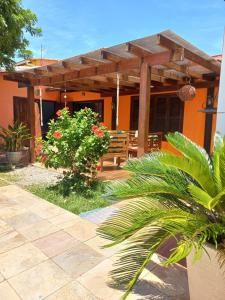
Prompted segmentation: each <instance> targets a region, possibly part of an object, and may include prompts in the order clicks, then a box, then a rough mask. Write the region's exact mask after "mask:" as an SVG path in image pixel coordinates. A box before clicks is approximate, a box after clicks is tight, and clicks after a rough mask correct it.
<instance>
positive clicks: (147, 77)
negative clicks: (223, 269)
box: [137, 61, 151, 157]
mask: <svg viewBox="0 0 225 300" xmlns="http://www.w3.org/2000/svg"><path fill="white" fill-rule="evenodd" d="M150 88H151V67H150V66H149V64H148V63H147V62H145V61H142V63H141V67H140V92H139V120H138V151H137V156H138V157H140V156H142V155H143V154H145V153H147V151H148V131H149V114H150Z"/></svg>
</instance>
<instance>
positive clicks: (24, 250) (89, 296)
mask: <svg viewBox="0 0 225 300" xmlns="http://www.w3.org/2000/svg"><path fill="white" fill-rule="evenodd" d="M105 214H107V211H105ZM94 221H96V219H95V220H94ZM97 223H98V222H97V221H96V224H95V223H92V222H90V221H88V220H86V219H82V218H80V217H79V216H76V215H74V214H72V213H70V212H68V211H65V210H63V209H62V208H59V207H57V206H55V205H53V204H51V203H49V202H47V201H45V200H43V199H40V198H38V197H36V196H34V195H32V194H30V193H29V192H26V191H24V190H23V189H21V188H20V187H18V186H16V185H9V186H5V187H1V188H0V299H2V300H19V299H20V300H21V299H22V300H40V299H46V300H81V299H82V300H83V299H84V300H85V299H86V300H97V299H98V300H107V299H109V300H111V299H112V300H114V299H115V300H117V299H120V297H121V295H122V291H121V290H119V289H114V288H112V287H111V286H110V284H109V282H110V279H109V277H108V272H109V271H110V270H111V269H112V263H113V262H114V261H115V252H116V251H118V249H119V248H120V247H121V246H117V247H116V248H115V249H113V248H109V249H102V248H101V246H102V245H103V244H105V241H104V240H103V239H102V238H100V237H98V236H96V228H97ZM159 260H160V257H158V256H155V257H154V262H152V263H151V264H150V265H149V266H148V268H147V269H145V270H144V272H143V274H142V276H141V279H140V280H139V282H138V284H137V286H136V288H135V292H134V293H133V294H131V295H130V296H129V297H128V300H133V299H136V300H137V299H138V300H141V299H155V300H156V299H157V300H188V299H189V296H188V287H187V276H186V271H185V269H184V268H182V267H179V266H174V267H170V268H167V269H165V268H162V267H160V266H158V262H159ZM156 266H157V267H156Z"/></svg>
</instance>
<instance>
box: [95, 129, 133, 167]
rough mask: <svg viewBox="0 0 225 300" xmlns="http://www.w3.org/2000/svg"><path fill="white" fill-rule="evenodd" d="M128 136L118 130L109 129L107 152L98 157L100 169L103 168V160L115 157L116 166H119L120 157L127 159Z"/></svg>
mask: <svg viewBox="0 0 225 300" xmlns="http://www.w3.org/2000/svg"><path fill="white" fill-rule="evenodd" d="M128 145H129V136H128V134H127V133H126V132H124V131H120V130H113V131H110V145H109V149H108V152H107V153H106V154H104V155H103V156H102V157H101V159H100V164H101V171H102V170H103V162H104V160H109V159H114V158H117V166H118V167H119V166H120V162H121V159H124V160H127V159H128Z"/></svg>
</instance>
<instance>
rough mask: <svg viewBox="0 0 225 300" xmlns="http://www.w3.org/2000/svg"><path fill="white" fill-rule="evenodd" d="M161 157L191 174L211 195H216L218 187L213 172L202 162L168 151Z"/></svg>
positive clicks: (162, 159)
mask: <svg viewBox="0 0 225 300" xmlns="http://www.w3.org/2000/svg"><path fill="white" fill-rule="evenodd" d="M159 159H160V161H161V162H162V163H164V164H166V165H168V166H172V167H176V168H178V169H180V170H182V171H183V172H185V173H187V174H188V175H190V176H191V177H192V178H193V179H194V180H195V181H196V182H197V183H198V184H199V185H200V186H201V187H202V188H203V189H204V190H205V191H206V192H207V193H209V194H210V195H211V196H215V195H216V192H217V189H216V187H215V184H214V181H213V177H212V175H211V172H209V169H208V168H205V167H204V166H203V165H202V164H201V163H199V162H197V161H194V160H190V159H188V158H186V157H180V156H176V155H174V154H170V153H166V152H164V153H162V155H161V156H160V158H159Z"/></svg>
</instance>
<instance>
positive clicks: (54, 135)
mask: <svg viewBox="0 0 225 300" xmlns="http://www.w3.org/2000/svg"><path fill="white" fill-rule="evenodd" d="M52 136H53V137H54V138H55V139H57V140H59V139H61V137H62V133H61V132H60V131H58V130H56V131H55V132H54V133H53V135H52Z"/></svg>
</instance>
